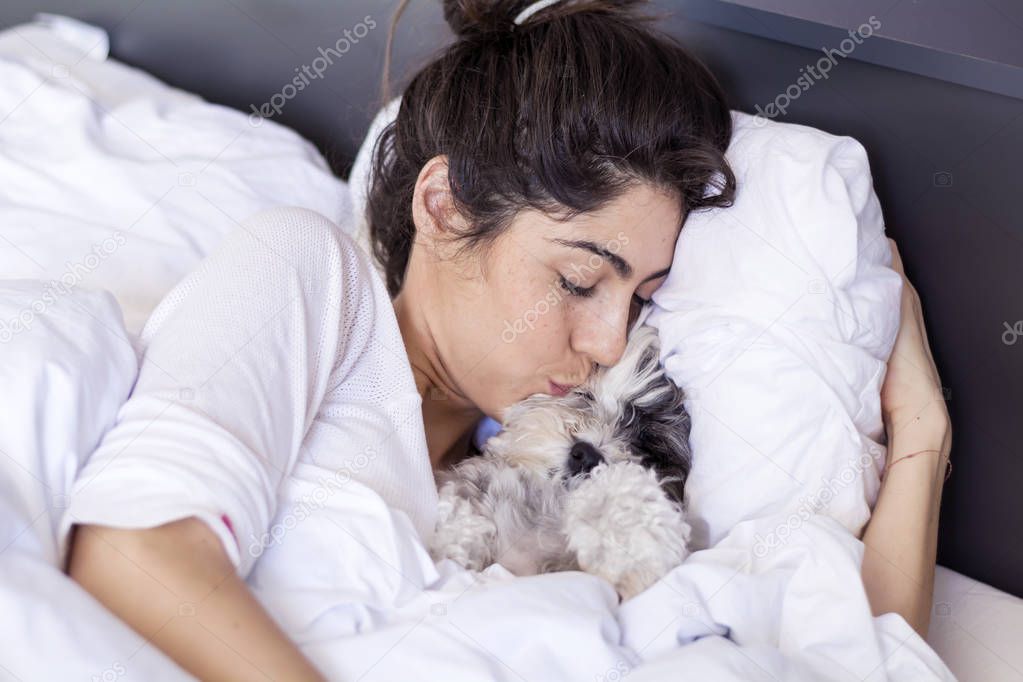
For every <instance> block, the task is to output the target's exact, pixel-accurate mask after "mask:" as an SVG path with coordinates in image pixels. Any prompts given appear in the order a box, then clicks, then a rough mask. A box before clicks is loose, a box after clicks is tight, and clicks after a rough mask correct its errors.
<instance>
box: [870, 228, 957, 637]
mask: <svg viewBox="0 0 1023 682" xmlns="http://www.w3.org/2000/svg"><path fill="white" fill-rule="evenodd" d="M888 241H889V242H890V244H891V249H892V267H893V268H894V269H895V270H897V271H898V272H899V273H900V274H901V275H902V278H903V281H902V283H903V289H902V315H901V318H902V319H901V323H900V325H899V333H898V337H897V338H896V341H895V346H894V348H893V350H892V355H891V358H890V359H889V361H888V370H887V373H886V375H885V382H884V386H883V387H882V390H881V407H882V413H883V415H884V422H885V430H886V431H887V433H888V468H887V471H886V474H885V476H884V478H883V480H882V483H881V491H880V493H879V495H878V499H877V504H876V506H875V507H874V512H873V515H872V516H871V519H870V522H869V523H868V524H867V527H866V530H865V532H864V534H863V544H864V546H865V547H864V556H863V567H862V573H863V584H864V587H865V588H866V591H867V597H868V598H869V599H870V604H871V608H872V609H873V612H874V614H875V615H880V614H883V613H890V612H895V613H898V614H899V615H901V616H902V617H903V618H905V619H906V622H907V623H909V625H910V626H911V627H912V628H913V629H914V630H916V631H917V632H918V633H919V634H920V636H921V637H926V636H927V628H928V625H929V623H930V613H931V602H932V600H933V593H934V566H935V560H936V559H935V557H936V553H937V544H938V509H939V505H940V503H941V490H942V487H943V484H944V481H945V470H946V467H947V463H948V459H949V453H950V451H951V446H952V428H951V423H950V421H949V416H948V410H947V408H946V406H945V401H944V397H943V394H942V391H941V381H940V379H939V377H938V371H937V368H936V367H935V365H934V358H933V357H932V355H931V350H930V346H929V344H928V343H927V334H926V331H925V328H924V322H923V314H922V312H921V308H920V297H919V295H918V294H917V292H916V289H914V288H913V286H912V285H911V284H910V283H909V280H908V279H906V276H905V271H904V270H903V267H902V260H901V258H900V257H899V253H898V249H897V248H896V246H895V242H894V241H892V240H890V239H889V240H888ZM913 453H919V454H913ZM911 454H913V456H912V457H911V458H909V459H907V460H906V461H900V460H902V459H903V458H905V457H906V456H907V455H911Z"/></svg>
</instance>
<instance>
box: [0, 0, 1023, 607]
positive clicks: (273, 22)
mask: <svg viewBox="0 0 1023 682" xmlns="http://www.w3.org/2000/svg"><path fill="white" fill-rule="evenodd" d="M396 4H397V0H389V1H387V2H383V1H381V0H343V1H338V0H329V1H328V0H301V1H296V2H287V3H285V2H280V1H279V0H174V2H166V1H163V0H142V1H141V2H140V1H139V0H50V1H49V2H45V3H43V2H32V1H31V0H6V1H5V2H4V4H3V5H2V6H0V27H5V26H9V25H12V24H15V23H18V22H21V21H27V20H29V19H30V18H31V17H32V15H33V14H34V13H35V12H37V11H49V12H56V13H61V14H69V15H71V16H76V17H78V18H81V19H84V20H87V21H90V22H92V23H95V24H98V25H100V26H103V27H105V28H106V29H107V30H108V31H110V33H111V36H112V48H113V54H114V56H115V57H117V58H118V59H120V60H122V61H125V62H127V63H130V64H133V65H135V66H139V67H142V68H144V69H146V70H148V71H150V72H151V73H153V74H154V75H156V76H158V77H160V78H162V79H163V80H165V81H167V82H169V83H171V84H174V85H177V86H180V87H183V88H186V89H189V90H192V91H195V92H197V93H199V94H201V95H203V96H204V97H206V98H207V99H209V100H212V101H215V102H219V103H223V104H227V105H230V106H234V107H237V108H239V109H243V110H245V111H250V110H251V109H250V107H251V106H253V105H255V106H257V107H258V106H259V105H261V104H262V103H264V102H267V101H268V100H269V99H270V98H271V96H272V95H273V94H274V93H278V92H280V91H281V88H282V87H283V86H284V85H285V84H286V83H288V82H289V81H290V80H291V79H292V78H293V77H294V76H295V75H296V69H298V68H301V67H303V66H305V65H311V64H312V62H313V60H314V59H315V58H316V57H317V56H320V55H321V53H320V52H319V49H320V48H322V49H323V50H327V49H328V48H335V49H336V46H337V45H338V41H339V40H340V39H342V38H346V34H345V31H346V30H347V31H348V32H349V34H348V36H349V37H354V38H355V40H352V41H351V44H350V46H349V48H348V49H347V50H345V52H344V54H343V55H342V56H340V58H332V59H333V61H334V63H333V64H331V65H330V66H329V68H327V69H326V71H324V72H323V77H322V78H318V79H316V80H315V81H313V82H312V83H311V85H310V86H309V87H307V88H306V89H305V90H304V91H303V92H301V93H300V94H299V95H298V96H295V97H294V98H292V99H290V100H288V101H287V103H286V104H285V106H284V107H282V109H281V113H280V115H279V116H277V115H275V116H274V118H275V119H276V120H279V121H281V122H283V123H285V124H287V125H290V126H292V127H293V128H295V129H297V130H298V131H299V132H301V133H303V134H304V135H305V136H306V137H308V138H309V139H311V140H312V141H313V142H315V143H316V144H317V145H318V146H319V147H320V148H321V149H322V150H323V151H324V152H325V153H326V155H327V156H328V158H329V159H330V161H331V163H332V164H333V166H334V168H335V170H336V171H337V172H338V174H339V175H341V176H342V177H344V176H346V175H347V173H348V169H349V168H350V165H351V162H352V159H353V157H354V155H355V152H356V150H357V149H358V146H359V144H360V143H361V141H362V138H363V136H364V135H365V131H366V128H367V126H368V123H369V121H370V119H371V118H372V115H373V114H374V113H375V111H376V109H377V108H378V107H379V105H380V100H379V82H380V76H381V70H382V66H383V57H384V46H385V44H386V36H387V24H388V22H389V18H390V14H391V12H392V10H393V8H394V6H395V5H396ZM653 4H654V5H655V6H656V7H657V8H658V9H660V10H665V11H673V12H675V15H674V16H673V18H671V19H669V20H667V21H665V22H664V24H663V28H664V29H665V30H667V31H669V32H671V33H673V34H675V35H676V36H678V37H679V38H680V39H681V40H682V41H683V42H684V43H685V44H687V45H688V46H689V47H690V48H691V49H692V50H693V51H694V52H695V53H696V54H698V55H699V56H701V57H702V58H703V59H704V60H705V61H706V62H707V63H708V64H709V65H710V66H711V68H712V69H713V70H714V71H715V72H716V73H717V74H718V76H719V78H720V79H721V80H722V82H723V84H724V86H725V88H726V89H727V90H728V91H729V92H730V93H731V96H732V97H733V102H732V105H733V107H734V108H738V109H742V110H745V111H754V110H755V108H756V107H757V106H760V107H761V108H765V107H767V105H768V104H769V103H772V102H775V101H776V98H777V97H778V96H779V94H780V93H782V92H783V91H784V90H785V89H786V87H787V86H789V85H790V84H792V83H793V82H795V81H796V79H797V78H798V77H799V76H800V74H801V73H802V72H801V69H803V68H804V67H805V66H807V65H808V64H816V62H817V60H818V59H819V58H820V57H821V56H822V54H823V53H822V52H821V48H824V47H829V48H832V49H840V48H841V45H842V41H843V39H846V38H848V37H849V34H848V29H856V28H857V27H858V26H860V25H861V24H863V23H865V22H867V21H868V20H869V19H870V17H871V16H873V17H874V18H875V19H876V20H877V21H878V22H879V23H880V28H879V29H877V30H876V31H875V32H874V35H873V36H871V37H870V38H869V39H867V40H865V41H864V42H863V44H862V45H858V46H857V47H856V48H855V50H853V51H851V52H850V53H849V55H848V56H841V57H838V58H837V59H836V60H835V61H836V64H835V65H834V66H833V68H832V69H831V72H830V74H829V75H828V78H827V79H820V80H818V81H815V83H814V84H813V86H812V87H810V88H809V89H807V90H805V91H802V92H801V93H800V94H799V96H798V97H797V98H795V99H793V100H792V101H791V103H790V106H789V108H788V109H787V113H786V114H785V115H784V116H780V117H779V118H778V120H784V121H790V122H794V123H804V124H808V125H813V126H816V127H818V128H821V129H824V130H827V131H829V132H832V133H836V134H842V135H851V136H853V137H855V138H857V139H858V140H860V142H862V143H863V144H864V146H865V147H866V148H867V150H868V152H869V154H870V160H871V166H872V170H873V174H874V181H875V185H876V188H877V193H878V195H879V197H880V199H881V203H882V205H883V207H884V211H885V218H886V223H887V225H888V233H889V235H890V236H892V237H894V238H895V239H896V240H897V241H898V242H899V244H900V248H901V251H902V254H903V259H904V261H905V264H906V270H907V272H908V274H909V277H910V279H911V280H912V281H913V283H914V284H915V285H916V287H917V289H918V290H919V292H920V295H921V298H922V300H923V305H924V313H925V316H926V319H927V323H928V328H929V332H930V338H931V345H932V349H933V352H934V356H935V359H936V361H937V363H938V367H939V370H940V372H941V375H942V379H943V382H944V384H945V387H946V389H945V395H946V399H947V400H948V407H949V410H950V412H951V414H952V419H953V429H954V439H953V440H954V445H953V454H952V457H953V460H954V463H955V466H954V473H953V476H952V479H951V480H950V481H949V483H948V485H947V488H946V493H945V500H944V505H943V512H942V519H941V531H940V534H941V537H940V546H939V562H940V563H942V564H943V565H946V566H949V567H950V568H953V569H956V570H958V571H960V572H963V573H965V574H967V575H970V576H972V577H974V578H977V579H979V580H982V581H984V582H987V583H990V584H992V585H994V586H996V587H999V588H1002V589H1004V590H1007V591H1009V592H1013V593H1015V594H1018V595H1023V504H1021V503H1020V501H1019V491H1020V490H1023V452H1021V450H1023V448H1021V443H1023V387H1021V383H1023V334H1020V335H1019V337H1018V338H1017V334H1016V331H1017V330H1019V331H1021V332H1023V274H1021V264H1023V218H1021V217H1020V216H1023V182H1021V177H1023V174H1021V172H1020V167H1019V164H1020V159H1023V5H1021V4H1020V3H1018V2H1015V0H985V1H984V2H977V3H952V2H933V3H907V2H897V1H896V0H857V1H855V2H854V1H853V0H846V1H842V0H831V1H830V2H821V1H819V0H733V1H731V2H726V1H724V0H661V1H660V2H655V3H653ZM919 13H925V15H924V16H920V15H919ZM360 24H362V28H358V25H360ZM371 24H372V25H373V26H370V25H371ZM367 28H368V30H365V29H367ZM346 39H348V38H346ZM451 39H452V36H451V34H450V33H449V31H448V29H447V26H446V25H445V24H444V22H443V19H442V17H441V14H440V2H439V0H416V1H415V2H413V3H412V5H411V7H409V9H408V10H407V11H406V13H405V16H404V17H403V18H402V21H401V24H400V26H399V31H398V34H397V36H396V40H395V52H394V66H393V71H394V74H395V76H396V81H397V82H396V85H397V86H398V87H400V86H401V84H402V79H401V76H403V75H406V74H408V73H409V72H410V70H412V69H414V68H415V66H416V65H417V64H421V63H423V62H424V61H426V60H427V59H429V57H430V55H431V54H432V53H433V52H434V51H435V50H438V49H440V48H441V47H442V46H443V45H444V44H446V43H447V42H448V41H450V40H451ZM341 45H342V46H344V45H345V43H341ZM1018 321H1019V325H1018V326H1017V322H1018Z"/></svg>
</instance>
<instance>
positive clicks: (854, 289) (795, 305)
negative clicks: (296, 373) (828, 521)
mask: <svg viewBox="0 0 1023 682" xmlns="http://www.w3.org/2000/svg"><path fill="white" fill-rule="evenodd" d="M400 99H401V98H400V97H396V98H394V99H393V100H391V102H389V103H388V105H387V106H386V107H384V108H383V109H381V111H380V112H378V114H377V115H376V117H375V118H374V120H373V122H372V124H371V125H370V129H369V132H368V133H367V136H366V139H365V141H364V142H363V144H362V147H361V148H360V150H359V153H358V156H357V157H356V161H355V165H354V166H353V168H352V172H351V175H350V176H349V181H348V182H349V187H350V188H351V193H352V208H353V211H354V220H355V225H356V227H355V230H356V233H357V234H358V235H359V239H360V240H361V241H362V243H363V244H366V245H368V228H367V223H366V220H365V216H364V211H365V200H366V192H367V189H368V186H369V180H370V172H371V170H372V169H371V168H370V164H369V162H370V156H371V153H372V150H373V147H374V145H375V144H376V141H377V137H378V136H379V134H380V132H381V131H382V130H383V128H384V127H385V126H386V125H387V124H388V123H390V122H391V121H392V120H393V119H394V117H395V116H396V115H397V111H398V106H399V104H400ZM732 121H733V125H734V131H733V137H732V142H731V145H730V147H729V149H728V152H727V158H728V160H729V162H730V163H731V165H732V168H733V170H734V171H735V173H736V176H737V180H738V192H737V197H736V202H735V204H734V205H733V206H732V207H730V208H728V209H712V210H704V211H701V212H695V213H693V214H692V215H690V216H689V217H688V219H687V221H686V225H685V227H684V228H683V230H682V234H681V236H680V237H679V240H678V243H677V246H676V250H675V258H674V263H673V266H672V272H671V274H670V275H669V277H668V279H667V281H666V282H665V283H664V284H663V285H662V286H661V287H660V289H658V291H657V292H656V293H655V294H654V296H653V301H654V304H653V305H652V306H649V307H648V309H647V310H645V311H644V316H645V321H646V323H647V324H651V325H653V326H655V327H657V329H658V332H659V336H660V339H661V360H662V362H663V363H664V365H665V369H666V370H667V372H668V374H669V376H670V377H671V378H672V380H673V381H675V382H676V383H677V384H679V385H680V386H681V387H682V388H683V389H685V390H686V392H687V394H688V399H687V401H686V407H687V409H688V410H689V411H690V413H691V416H692V432H691V435H690V441H691V444H692V447H693V453H694V460H695V461H694V467H693V471H692V474H691V476H690V478H689V481H688V483H687V488H686V493H687V500H688V504H689V512H690V516H691V522H692V523H693V531H694V532H693V545H694V548H701V547H706V546H711V545H713V544H715V543H716V542H717V541H718V540H720V539H721V538H722V537H723V536H724V535H725V534H726V533H727V532H728V530H729V529H730V528H731V527H732V526H733V525H734V524H736V523H738V522H739V521H742V520H744V519H750V518H755V517H758V516H762V515H765V514H769V513H776V512H787V513H790V514H791V515H790V516H789V517H788V518H789V522H788V523H787V525H786V527H785V528H781V527H780V528H778V529H777V533H776V537H764V538H762V544H763V547H758V548H754V549H755V551H762V552H766V551H768V550H769V549H770V547H771V546H772V543H777V542H784V538H785V537H786V536H787V534H788V533H790V532H792V531H794V530H795V528H796V527H798V525H799V524H800V523H802V520H803V519H805V517H806V514H810V513H823V514H827V515H829V516H831V517H833V518H835V519H836V520H838V521H839V522H841V523H842V524H843V525H845V526H846V527H847V528H848V529H849V530H850V531H852V532H854V533H858V532H859V531H860V530H861V529H862V527H863V525H864V524H865V523H866V521H867V519H868V518H869V514H870V508H871V507H872V506H873V503H874V501H875V500H876V496H877V490H878V487H879V471H880V467H881V466H882V465H883V462H884V457H885V448H884V446H882V445H880V444H879V440H881V439H882V434H883V427H882V422H881V416H880V399H879V393H880V386H881V383H882V382H883V380H884V372H885V366H886V365H885V362H886V360H887V358H888V355H889V354H890V352H891V348H892V345H893V344H894V341H895V335H896V333H897V331H898V322H899V300H900V293H901V285H902V282H901V278H900V277H899V276H898V274H897V273H896V272H895V271H893V270H892V269H890V268H889V267H888V266H889V265H890V263H891V254H890V252H889V249H888V242H887V239H885V234H884V221H883V218H882V215H881V208H880V205H879V203H878V200H877V197H876V195H875V194H874V190H873V186H872V179H871V175H870V167H869V163H868V161H867V156H866V153H865V151H864V149H863V147H862V146H861V145H860V144H859V143H858V142H857V141H856V140H854V139H853V138H850V137H841V136H836V135H831V134H829V133H826V132H823V131H820V130H817V129H815V128H810V127H807V126H801V125H796V124H791V123H778V122H774V121H767V120H766V119H762V118H758V117H753V116H750V115H748V114H744V113H742V112H738V111H733V112H732Z"/></svg>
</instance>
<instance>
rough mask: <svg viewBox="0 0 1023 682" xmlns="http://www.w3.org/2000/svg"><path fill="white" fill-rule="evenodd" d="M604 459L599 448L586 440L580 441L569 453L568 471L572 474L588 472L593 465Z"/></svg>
mask: <svg viewBox="0 0 1023 682" xmlns="http://www.w3.org/2000/svg"><path fill="white" fill-rule="evenodd" d="M603 461H604V456H603V455H601V454H600V451H599V450H597V448H595V447H593V446H592V445H591V444H589V443H587V442H586V441H582V440H581V441H578V442H576V443H575V444H574V445H573V446H572V449H571V451H569V454H568V472H569V475H570V476H578V475H579V474H588V473H589V472H590V470H591V469H593V467H595V466H597V465H598V464H600V463H601V462H603Z"/></svg>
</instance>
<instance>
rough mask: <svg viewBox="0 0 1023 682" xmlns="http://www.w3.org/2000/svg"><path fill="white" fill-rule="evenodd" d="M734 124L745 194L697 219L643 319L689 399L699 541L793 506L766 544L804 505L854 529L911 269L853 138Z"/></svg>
mask: <svg viewBox="0 0 1023 682" xmlns="http://www.w3.org/2000/svg"><path fill="white" fill-rule="evenodd" d="M732 121H733V125H734V132H733V136H732V141H731V144H730V146H729V149H728V152H727V155H726V156H727V158H728V160H729V162H730V163H731V165H732V169H733V170H734V171H735V174H736V179H737V183H738V192H737V197H736V201H735V204H734V205H733V206H732V207H730V208H727V209H707V210H704V211H697V212H694V213H693V214H692V215H690V216H689V217H688V219H687V221H686V224H685V227H684V228H683V230H682V233H681V236H680V237H679V240H678V243H677V244H676V247H675V257H674V261H673V265H672V270H671V274H670V275H669V276H668V279H667V280H666V281H665V283H664V284H663V285H662V286H661V287H660V288H659V289H658V290H657V292H656V293H655V294H654V295H653V301H654V305H653V309H652V310H651V312H650V315H649V317H648V318H647V323H648V324H651V325H653V326H655V327H657V329H658V332H659V335H660V339H661V344H662V346H661V360H662V362H663V363H664V366H665V370H666V371H667V373H668V375H669V376H670V377H671V378H672V380H673V381H675V383H677V384H678V385H679V386H681V387H682V388H683V389H685V391H686V393H687V395H688V399H687V401H686V408H687V409H688V410H689V412H690V413H691V416H692V431H691V434H690V443H691V445H692V448H693V456H694V466H693V470H692V473H691V475H690V478H689V480H688V482H687V485H686V496H687V501H688V505H689V513H690V521H691V523H692V524H693V531H694V532H693V542H694V546H695V547H697V548H699V547H705V546H712V545H714V544H715V543H716V542H717V541H718V540H720V539H721V538H722V537H723V536H724V535H725V534H726V533H727V532H728V531H729V530H730V529H731V528H732V526H734V525H735V524H736V523H738V522H740V521H743V520H745V519H751V518H756V517H760V516H764V515H767V514H774V513H783V514H788V515H789V516H788V517H787V520H786V522H785V524H783V525H782V526H779V527H778V528H776V529H775V531H774V533H772V536H771V537H762V538H758V541H757V547H754V548H753V549H754V551H755V552H757V553H758V555H763V554H766V553H767V552H768V551H769V550H770V549H771V548H772V547H773V546H776V545H777V544H783V543H784V542H785V538H786V537H788V535H789V534H790V533H792V532H795V531H796V530H797V529H798V527H799V526H800V525H801V524H802V522H803V521H804V520H805V519H806V518H807V517H808V515H809V514H814V513H821V514H826V515H827V516H830V517H832V518H834V519H836V520H837V521H839V522H840V523H842V524H843V525H844V526H845V527H846V528H848V529H849V530H850V531H852V532H853V533H858V532H859V531H860V530H861V529H862V528H863V525H864V524H865V523H866V521H867V519H868V518H869V515H870V508H871V507H872V506H873V503H874V501H875V500H876V496H877V490H878V487H879V473H880V468H881V466H882V465H883V462H884V457H885V448H884V447H883V446H881V445H880V444H879V442H878V441H879V440H880V439H882V434H883V425H882V421H881V414H880V397H879V396H880V388H881V384H882V382H883V380H884V373H885V369H886V364H885V363H886V360H887V358H888V356H889V354H890V353H891V349H892V345H893V344H894V342H895V335H896V333H897V332H898V324H899V301H900V294H901V286H902V280H901V278H900V277H899V275H898V273H896V272H895V271H894V270H892V269H891V268H890V267H888V266H889V265H890V263H891V253H890V251H889V247H888V241H887V239H886V238H885V234H884V220H883V217H882V215H881V207H880V205H879V203H878V200H877V197H876V195H875V194H874V190H873V185H872V180H871V175H870V167H869V164H868V161H867V155H866V152H865V151H864V149H863V147H862V146H861V145H860V144H859V143H858V142H857V141H856V140H854V139H853V138H851V137H840V136H835V135H831V134H828V133H825V132H822V131H820V130H817V129H814V128H810V127H807V126H801V125H795V124H791V123H777V122H773V121H767V120H766V119H763V118H760V117H754V116H751V115H748V114H744V113H741V112H733V113H732Z"/></svg>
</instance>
